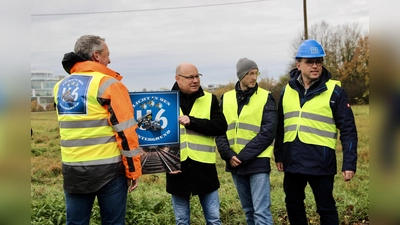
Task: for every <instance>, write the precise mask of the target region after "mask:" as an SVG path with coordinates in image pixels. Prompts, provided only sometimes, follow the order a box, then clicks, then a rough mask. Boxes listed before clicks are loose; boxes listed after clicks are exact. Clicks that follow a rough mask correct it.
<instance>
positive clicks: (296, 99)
mask: <svg viewBox="0 0 400 225" xmlns="http://www.w3.org/2000/svg"><path fill="white" fill-rule="evenodd" d="M324 56H325V52H324V50H323V48H322V46H321V45H320V44H319V43H318V42H317V41H315V40H305V41H304V42H303V43H302V44H301V45H300V46H299V48H298V51H297V55H296V61H297V62H296V66H297V68H295V69H293V70H292V71H291V72H290V77H291V80H290V81H289V83H288V84H287V85H286V87H285V88H284V90H283V91H282V94H281V97H280V100H279V104H278V127H277V134H276V139H275V148H274V154H275V162H276V166H277V168H278V170H279V171H284V172H285V175H284V180H283V188H284V191H285V194H286V198H285V203H286V209H287V212H288V216H289V221H290V224H292V225H297V224H301V225H303V224H304V225H306V224H308V222H307V216H306V212H305V207H304V199H305V192H304V190H305V187H306V185H307V183H308V184H309V185H310V187H311V189H312V191H313V194H314V198H315V202H316V204H317V213H318V214H319V215H320V224H322V225H328V224H335V225H338V224H339V219H338V213H337V209H336V202H335V199H334V198H333V195H332V192H333V183H334V176H335V174H336V172H337V165H336V152H335V150H336V142H337V136H338V131H337V130H338V129H339V130H340V141H341V144H342V151H343V165H342V169H341V170H342V175H343V179H344V181H349V180H351V179H352V178H353V176H354V174H355V172H356V164H357V141H358V140H357V129H356V125H355V122H354V115H353V112H352V110H351V108H350V104H349V103H348V97H347V94H346V93H345V91H344V90H343V89H342V88H341V87H340V82H339V81H335V80H331V74H330V72H329V71H328V70H326V69H325V68H324V67H323V65H322V64H323V57H324Z"/></svg>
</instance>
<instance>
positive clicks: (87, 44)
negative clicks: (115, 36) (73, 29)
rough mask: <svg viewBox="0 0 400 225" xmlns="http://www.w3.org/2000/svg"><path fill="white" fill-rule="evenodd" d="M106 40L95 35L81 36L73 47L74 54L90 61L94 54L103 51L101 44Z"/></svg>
mask: <svg viewBox="0 0 400 225" xmlns="http://www.w3.org/2000/svg"><path fill="white" fill-rule="evenodd" d="M105 40H106V39H104V38H101V37H99V36H96V35H83V36H82V37H80V38H79V39H78V40H77V41H76V43H75V47H74V52H75V53H76V54H77V55H79V56H81V57H82V58H84V59H87V60H92V55H93V53H94V52H96V51H97V52H100V53H101V51H102V50H103V46H102V43H103V42H104V41H105Z"/></svg>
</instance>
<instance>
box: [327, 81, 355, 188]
mask: <svg viewBox="0 0 400 225" xmlns="http://www.w3.org/2000/svg"><path fill="white" fill-rule="evenodd" d="M332 99H334V100H333V102H335V103H334V104H332V103H331V108H332V112H333V116H334V119H335V122H336V127H337V128H338V129H339V130H340V141H341V144H342V151H343V165H342V172H343V176H344V179H345V180H350V179H351V178H352V177H353V176H352V175H354V173H355V172H356V166H357V146H358V138H357V128H356V124H355V120H354V114H353V110H352V109H351V108H350V104H349V101H348V97H347V94H346V92H345V91H344V90H343V89H342V88H341V87H339V86H336V87H335V91H334V93H333V95H332ZM331 102H332V101H331ZM348 174H350V175H348ZM346 175H347V176H346ZM348 176H350V177H348Z"/></svg>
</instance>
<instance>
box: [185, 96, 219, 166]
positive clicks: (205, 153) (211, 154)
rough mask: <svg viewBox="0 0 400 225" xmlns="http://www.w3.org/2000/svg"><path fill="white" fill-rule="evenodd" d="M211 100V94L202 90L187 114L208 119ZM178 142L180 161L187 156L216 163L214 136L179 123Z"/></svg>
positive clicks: (204, 161) (199, 160)
mask: <svg viewBox="0 0 400 225" xmlns="http://www.w3.org/2000/svg"><path fill="white" fill-rule="evenodd" d="M211 102H212V94H211V93H208V92H204V96H201V97H200V98H197V99H196V101H195V102H194V104H193V107H192V109H191V110H190V113H189V115H190V116H193V117H196V118H202V119H210V107H211ZM180 115H181V116H183V113H182V110H180ZM180 142H181V143H180V147H181V148H180V149H181V151H180V157H181V161H182V162H183V161H185V160H186V159H187V158H188V157H189V158H191V159H193V160H195V161H198V162H202V163H216V160H217V159H216V153H215V148H216V147H215V146H216V145H215V137H213V136H205V135H203V134H199V133H197V132H194V131H192V130H188V129H186V128H185V126H183V125H180Z"/></svg>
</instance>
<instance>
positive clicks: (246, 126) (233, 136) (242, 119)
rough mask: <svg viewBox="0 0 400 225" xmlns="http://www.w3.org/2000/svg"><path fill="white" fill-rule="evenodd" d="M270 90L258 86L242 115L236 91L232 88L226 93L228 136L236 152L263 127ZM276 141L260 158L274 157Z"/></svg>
mask: <svg viewBox="0 0 400 225" xmlns="http://www.w3.org/2000/svg"><path fill="white" fill-rule="evenodd" d="M268 94H269V91H267V90H264V89H262V88H258V89H257V92H255V93H254V94H253V95H252V96H251V97H250V101H249V103H248V104H247V105H244V106H243V108H242V111H241V112H240V115H239V116H238V115H237V111H238V104H237V98H236V91H235V90H231V91H228V92H226V93H225V94H224V99H223V102H222V104H223V106H222V109H223V112H224V115H225V118H226V121H227V123H228V130H227V131H226V136H227V138H228V142H229V145H230V147H231V148H232V149H233V151H235V152H236V153H239V152H240V151H242V149H243V148H244V147H245V146H246V144H247V143H249V142H250V141H251V140H252V139H253V138H254V137H255V136H257V134H258V132H260V129H261V121H262V117H263V112H264V106H265V104H266V103H267V100H268ZM273 148H274V141H273V142H272V143H271V144H270V145H269V146H268V148H266V149H265V150H264V151H263V152H262V153H261V154H259V155H258V156H257V157H258V158H263V157H264V158H265V157H269V158H271V157H272V152H273Z"/></svg>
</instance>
